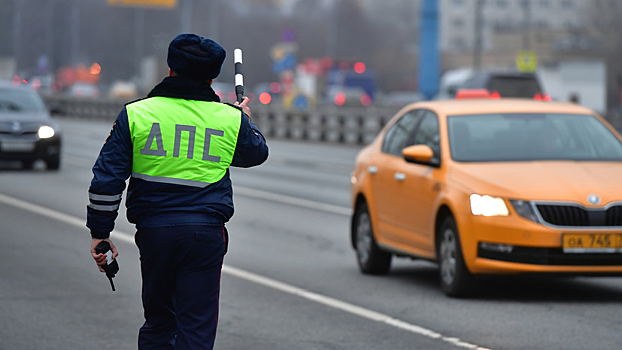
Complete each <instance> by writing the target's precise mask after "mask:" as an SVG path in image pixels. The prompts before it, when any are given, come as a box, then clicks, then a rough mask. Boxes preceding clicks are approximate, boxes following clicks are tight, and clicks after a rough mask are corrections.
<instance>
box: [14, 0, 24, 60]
mask: <svg viewBox="0 0 622 350" xmlns="http://www.w3.org/2000/svg"><path fill="white" fill-rule="evenodd" d="M20 4H21V1H20V0H13V56H14V57H15V69H17V62H19V61H20V59H19V54H20V49H21V48H20V40H21V31H20V24H21V22H22V12H21V8H20V6H21V5H20Z"/></svg>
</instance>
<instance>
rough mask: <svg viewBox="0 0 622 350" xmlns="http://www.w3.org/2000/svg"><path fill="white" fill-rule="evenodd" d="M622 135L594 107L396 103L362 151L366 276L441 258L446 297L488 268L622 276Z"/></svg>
mask: <svg viewBox="0 0 622 350" xmlns="http://www.w3.org/2000/svg"><path fill="white" fill-rule="evenodd" d="M620 178H622V138H621V137H620V135H619V134H617V133H616V131H615V130H614V129H613V128H612V127H611V126H610V125H608V124H607V123H606V122H605V121H604V120H603V119H602V118H600V117H599V116H597V115H596V114H595V113H593V112H592V111H591V110H589V109H587V108H584V107H581V106H578V105H574V104H566V103H557V102H542V101H533V100H518V99H509V100H504V99H498V100H487V99H474V100H446V101H432V102H422V103H415V104H411V105H409V106H407V107H405V108H403V109H402V110H401V111H400V112H399V113H398V114H397V115H396V116H395V117H394V118H393V119H392V121H391V122H390V123H388V124H387V126H386V127H385V128H384V129H383V130H382V132H381V133H380V134H379V135H378V137H377V138H376V139H375V141H374V142H373V143H371V144H370V145H369V146H367V147H365V148H364V149H363V150H362V151H361V152H360V153H359V155H358V156H357V158H356V162H355V168H354V171H353V173H352V179H351V182H352V196H353V197H352V205H353V209H354V215H353V218H352V223H351V228H352V229H351V242H352V246H353V248H354V249H355V251H356V257H357V262H358V265H359V268H360V270H361V272H363V273H366V274H386V273H387V272H388V271H389V269H390V266H391V259H392V257H393V256H406V257H413V258H422V259H427V260H431V261H435V262H438V264H439V276H440V284H441V288H442V289H443V291H444V292H445V293H446V294H447V295H450V296H462V295H465V294H468V293H469V292H471V291H472V287H473V286H474V285H475V283H474V278H473V277H474V276H477V275H490V274H518V273H549V274H556V275H561V274H581V275H590V274H593V275H601V274H613V275H621V274H622V186H620V184H619V183H620Z"/></svg>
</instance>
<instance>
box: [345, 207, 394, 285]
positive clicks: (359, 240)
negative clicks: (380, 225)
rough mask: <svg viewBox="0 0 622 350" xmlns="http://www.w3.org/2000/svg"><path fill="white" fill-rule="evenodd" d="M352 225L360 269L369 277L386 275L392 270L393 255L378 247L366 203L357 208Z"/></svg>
mask: <svg viewBox="0 0 622 350" xmlns="http://www.w3.org/2000/svg"><path fill="white" fill-rule="evenodd" d="M352 223H353V225H354V227H353V238H354V248H355V250H356V261H357V262H358V265H359V269H360V270H361V272H362V273H364V274H368V275H386V274H387V273H388V272H389V269H390V268H391V258H392V254H390V253H387V252H384V251H382V250H381V249H380V247H378V244H377V243H376V239H375V238H374V231H373V227H372V224H371V217H370V215H369V210H368V208H367V204H366V203H361V204H359V205H358V206H357V208H356V211H355V212H354V220H353V222H352Z"/></svg>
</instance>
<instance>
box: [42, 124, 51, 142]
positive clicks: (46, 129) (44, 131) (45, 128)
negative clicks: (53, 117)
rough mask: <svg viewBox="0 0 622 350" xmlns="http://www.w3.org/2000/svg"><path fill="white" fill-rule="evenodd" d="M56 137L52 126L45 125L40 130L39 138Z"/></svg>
mask: <svg viewBox="0 0 622 350" xmlns="http://www.w3.org/2000/svg"><path fill="white" fill-rule="evenodd" d="M52 136H54V129H53V128H52V127H51V126H47V125H44V126H42V127H40V128H39V137H40V138H42V139H49V138H50V137H52Z"/></svg>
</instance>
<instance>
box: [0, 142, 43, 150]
mask: <svg viewBox="0 0 622 350" xmlns="http://www.w3.org/2000/svg"><path fill="white" fill-rule="evenodd" d="M0 148H1V149H2V150H3V151H4V152H32V151H33V150H34V149H35V143H34V142H23V141H22V142H17V141H13V142H10V141H9V142H6V141H4V142H2V143H0Z"/></svg>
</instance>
